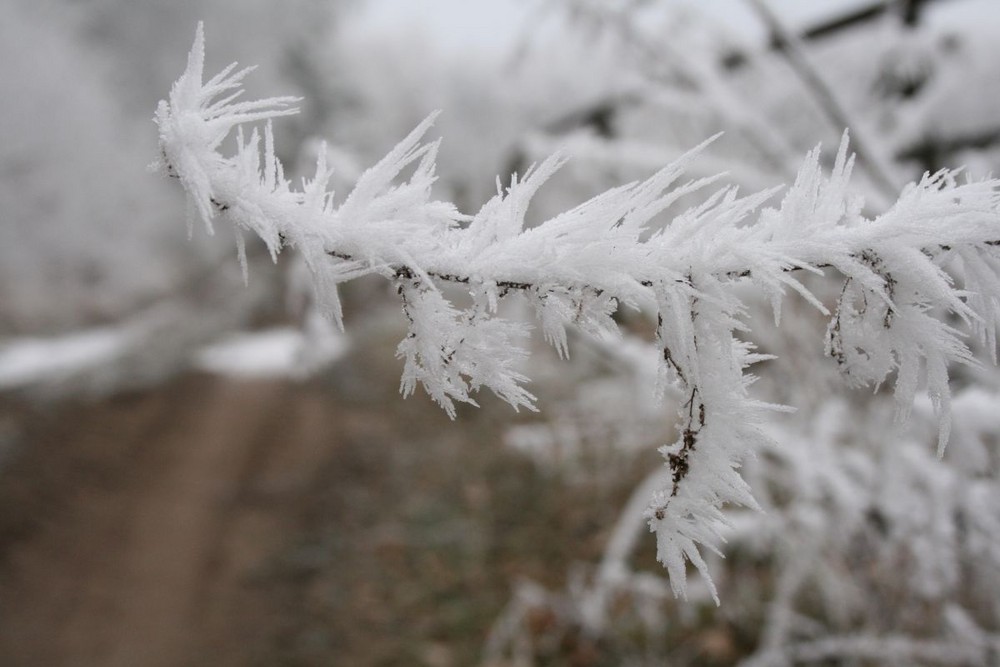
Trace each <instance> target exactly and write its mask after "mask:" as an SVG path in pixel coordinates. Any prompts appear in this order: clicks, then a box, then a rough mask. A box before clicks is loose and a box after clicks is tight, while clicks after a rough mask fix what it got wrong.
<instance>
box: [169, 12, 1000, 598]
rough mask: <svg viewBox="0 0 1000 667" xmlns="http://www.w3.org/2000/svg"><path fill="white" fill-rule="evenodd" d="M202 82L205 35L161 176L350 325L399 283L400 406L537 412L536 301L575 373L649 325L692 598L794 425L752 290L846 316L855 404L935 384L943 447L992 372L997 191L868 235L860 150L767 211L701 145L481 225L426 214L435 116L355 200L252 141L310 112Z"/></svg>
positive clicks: (503, 193)
mask: <svg viewBox="0 0 1000 667" xmlns="http://www.w3.org/2000/svg"><path fill="white" fill-rule="evenodd" d="M203 63H204V40H203V36H202V32H201V29H200V28H199V32H198V36H197V38H196V41H195V44H194V47H193V49H192V50H191V53H190V55H189V58H188V66H187V69H186V71H185V72H184V74H183V75H182V76H181V78H180V79H179V80H178V81H177V82H176V83H175V85H174V87H173V89H172V90H171V93H170V97H169V101H164V102H161V104H160V106H159V108H158V110H157V115H156V121H157V124H158V126H159V132H160V148H161V151H162V155H161V158H160V159H159V161H158V162H157V168H158V169H159V170H160V171H161V172H162V173H164V174H166V175H168V176H172V177H175V178H177V179H179V180H180V182H181V184H182V186H183V187H184V189H185V190H186V192H187V194H188V197H189V200H190V202H191V208H192V212H193V214H196V215H197V216H198V217H200V218H201V220H202V221H203V222H204V223H205V225H206V226H207V228H208V229H209V231H211V229H212V225H213V222H214V221H215V220H216V219H222V220H224V221H227V222H230V223H232V224H233V225H235V227H236V228H237V229H238V230H240V231H251V232H253V233H255V234H257V235H258V236H260V237H261V238H262V239H263V240H264V242H265V243H266V245H267V247H268V249H269V250H270V252H271V253H272V255H277V253H278V252H280V250H281V249H282V248H284V247H286V246H287V247H294V248H296V249H297V250H298V251H299V252H300V253H301V254H302V256H303V257H304V259H305V261H306V262H307V264H308V266H309V269H310V271H311V272H312V275H313V279H314V283H315V288H316V291H317V295H318V298H319V301H320V302H321V303H323V304H325V308H326V311H327V313H328V314H329V316H330V317H332V318H333V319H334V320H335V321H337V322H338V323H339V322H340V318H341V312H340V306H339V301H338V297H337V289H336V288H337V285H338V284H339V283H341V282H344V281H347V280H350V279H352V278H356V277H358V276H362V275H367V274H376V275H381V276H383V277H384V278H386V279H387V280H389V281H390V282H391V283H392V284H393V286H394V288H395V290H396V293H397V294H398V295H399V298H400V301H401V304H402V309H403V312H404V314H405V316H406V318H407V321H408V324H409V330H408V333H407V334H406V336H405V338H404V339H403V341H402V342H401V343H400V345H399V347H398V350H397V355H398V356H399V357H400V358H402V359H403V361H404V371H403V378H402V382H401V389H402V391H403V392H404V393H410V392H412V391H414V390H415V389H416V387H417V386H418V385H420V386H422V387H423V388H424V389H425V390H426V391H427V393H428V394H429V395H430V396H431V397H433V398H434V400H435V401H437V402H438V403H439V404H440V405H441V406H442V407H443V408H444V409H445V410H446V411H447V412H448V413H449V414H451V415H454V414H455V404H456V403H458V402H464V403H472V404H474V403H475V399H474V398H473V396H474V393H475V392H476V391H478V390H479V389H480V388H484V387H485V388H488V389H490V390H491V391H493V392H494V393H495V394H496V395H498V396H499V397H501V398H502V399H504V400H505V401H507V402H509V403H510V404H511V405H512V406H514V407H515V408H520V407H525V408H528V409H534V397H533V396H532V395H531V394H530V393H529V392H528V391H527V390H526V389H525V388H524V383H525V382H526V380H527V378H526V377H525V376H524V375H523V363H522V362H523V360H524V357H525V355H526V348H525V340H526V337H527V325H526V324H525V323H523V322H520V321H514V320H511V319H506V318H504V317H501V316H500V314H499V305H500V303H501V302H503V301H504V300H506V299H511V298H520V299H523V300H524V302H525V303H527V304H528V305H529V306H530V307H531V308H532V309H533V311H534V313H535V315H536V319H537V322H538V324H539V326H540V328H541V330H542V332H543V333H544V335H545V338H546V339H547V340H549V341H550V342H551V343H552V344H553V345H554V346H555V348H556V349H557V350H558V351H559V353H560V354H562V355H567V354H568V353H569V349H568V340H567V335H566V328H567V327H570V326H573V327H577V328H578V329H580V330H581V331H583V332H584V333H587V334H590V335H596V336H615V335H617V334H618V333H619V332H618V326H617V324H616V323H615V320H614V319H613V317H612V315H613V314H614V313H615V312H616V311H617V310H618V309H620V308H632V307H635V308H638V307H644V308H648V309H649V310H650V311H651V312H653V313H654V317H655V319H656V323H657V325H656V330H655V345H654V346H652V347H651V348H650V349H651V353H650V354H649V364H650V365H651V366H653V367H655V368H657V372H658V384H659V386H660V390H661V391H662V390H663V389H664V388H665V387H666V386H668V385H669V386H673V387H674V388H675V391H677V392H678V393H679V395H680V396H681V397H682V401H681V408H680V427H679V434H680V435H679V438H678V440H677V441H676V442H675V443H673V444H671V445H667V446H664V447H662V448H661V450H660V451H661V453H662V454H663V457H664V458H665V460H666V464H667V468H666V470H667V474H665V475H663V478H662V480H661V484H660V486H659V488H658V489H657V490H656V491H655V492H654V493H653V494H652V498H651V499H650V500H649V501H648V507H647V509H646V513H645V518H646V521H647V522H648V525H649V527H650V529H651V530H653V531H654V532H655V533H656V536H657V557H658V559H659V560H660V561H661V562H662V563H663V564H664V565H665V566H666V568H667V571H668V573H669V576H670V585H671V587H672V588H673V591H674V592H675V593H684V591H685V590H686V587H685V580H686V565H687V562H691V563H693V564H694V566H695V567H696V568H697V569H699V570H700V571H701V572H702V573H703V574H705V575H707V574H708V568H707V565H706V562H705V560H704V558H703V556H702V553H701V552H700V550H699V547H706V548H708V549H710V550H713V551H714V550H717V548H718V545H719V543H720V541H721V538H722V534H721V529H722V527H723V526H724V525H725V524H726V519H725V517H724V515H723V513H722V507H723V505H725V504H736V505H742V506H746V507H749V508H758V507H759V504H758V501H757V500H755V498H754V497H753V495H752V494H751V492H750V487H749V486H748V484H747V482H746V481H745V480H744V478H743V477H742V476H741V475H740V468H741V466H742V465H743V462H744V460H745V459H746V457H747V456H748V454H751V453H755V452H762V451H766V450H768V449H769V448H770V447H771V446H772V436H771V435H770V434H769V433H768V430H767V428H766V423H767V416H768V414H769V413H770V412H771V411H773V410H776V409H778V410H780V409H784V408H782V407H781V406H776V405H772V404H769V403H766V402H762V401H760V400H757V399H755V398H754V397H752V396H751V394H750V392H749V387H750V385H751V384H752V383H753V381H754V377H753V376H752V375H751V374H749V373H748V372H747V369H748V367H749V366H751V365H752V364H754V363H755V362H757V361H760V360H761V359H762V358H764V357H763V356H762V355H760V354H757V353H756V352H755V351H754V348H753V346H752V345H751V344H750V343H749V342H747V335H748V334H749V332H750V323H749V321H748V317H747V306H746V303H745V301H744V299H743V296H742V295H743V294H744V292H743V290H742V288H739V289H738V287H740V286H743V285H751V286H753V287H754V288H756V289H757V290H759V291H760V292H761V293H762V294H764V295H765V296H766V298H768V299H769V300H770V303H771V307H772V310H773V314H774V319H775V321H776V322H779V321H780V317H781V305H782V301H783V298H784V296H785V293H786V291H787V290H789V289H791V290H792V291H794V292H796V293H798V294H799V295H800V296H801V297H802V298H804V299H805V300H806V301H808V302H809V303H811V304H812V305H813V306H815V308H816V309H817V310H818V311H819V312H821V313H823V314H824V315H825V316H827V317H828V318H829V326H828V330H827V336H826V347H827V351H828V354H829V355H830V356H831V357H832V358H833V359H834V361H835V362H836V364H837V366H838V367H839V368H840V370H841V372H842V373H843V375H844V376H845V377H846V378H847V379H848V381H849V382H850V383H852V384H855V385H866V386H871V385H879V384H882V383H885V382H891V383H892V385H893V389H894V395H895V402H896V412H897V415H898V416H899V417H906V416H907V415H908V414H909V412H910V410H911V406H912V404H913V401H914V398H915V396H916V394H917V391H918V388H919V386H920V385H921V382H924V383H925V384H926V387H927V392H928V395H929V397H930V402H931V405H932V406H933V411H934V414H935V415H936V418H937V423H938V427H937V444H938V448H939V450H943V448H944V446H945V444H946V443H947V441H948V437H949V433H950V429H951V394H950V390H949V385H948V365H949V364H950V363H955V362H958V363H963V364H975V363H976V362H975V360H974V359H973V357H972V355H971V353H970V351H969V349H968V347H967V346H966V344H965V342H964V340H963V339H962V337H961V334H960V332H959V330H957V329H956V328H954V327H953V326H952V323H951V322H952V320H947V319H946V318H945V316H946V315H950V316H951V317H952V319H953V320H954V321H955V322H960V323H962V324H964V325H968V326H969V327H970V328H971V330H972V331H973V332H974V333H975V334H976V335H977V336H979V338H980V339H981V340H982V341H984V342H986V343H988V344H990V345H994V344H995V340H996V325H997V321H998V318H1000V304H998V297H1000V275H998V273H1000V256H998V250H997V246H998V242H1000V197H998V188H1000V181H996V180H985V181H973V180H963V181H961V182H960V181H959V180H958V179H957V177H956V176H955V175H954V174H952V173H951V172H948V171H941V172H939V173H936V174H927V175H925V176H924V177H923V178H922V179H921V180H920V181H919V182H916V183H912V184H910V185H909V186H907V187H906V188H905V189H904V190H903V191H902V193H901V194H900V195H899V197H898V200H897V201H896V202H895V203H894V204H893V205H892V206H891V207H890V208H889V209H888V210H887V211H886V212H885V213H883V214H882V215H879V216H877V217H874V218H871V217H868V216H866V215H865V214H864V213H863V210H864V209H863V202H862V201H861V200H860V199H858V198H857V197H855V196H853V195H851V194H850V192H849V190H848V186H849V179H850V175H851V169H852V166H853V162H854V161H853V158H852V157H850V156H849V155H848V149H847V140H846V137H845V139H844V140H843V141H842V143H841V146H840V149H839V151H838V153H837V157H836V161H835V164H834V166H833V169H832V171H831V172H830V173H829V174H827V173H824V170H823V169H822V168H821V167H820V159H819V151H818V149H817V150H815V151H813V152H811V153H810V154H809V155H807V156H806V158H805V160H804V161H803V163H802V166H801V167H800V168H799V171H798V176H797V178H796V179H795V182H794V183H793V184H792V185H791V186H790V187H789V188H788V189H787V191H786V192H785V193H784V195H783V196H782V197H781V199H780V201H777V202H776V203H773V204H771V205H770V206H769V205H768V204H769V202H772V201H773V200H775V199H776V196H777V191H774V190H771V191H765V192H762V193H758V194H752V195H749V196H740V195H739V193H738V192H737V191H736V190H735V189H734V188H727V187H720V186H718V185H716V184H717V183H718V182H719V178H718V177H707V178H699V179H695V180H689V181H685V180H683V175H684V169H685V166H686V165H687V164H688V163H689V162H690V161H691V160H692V159H693V156H694V155H696V154H697V152H698V151H699V150H701V147H699V148H696V149H694V151H692V152H691V153H689V154H688V155H686V156H685V157H682V158H681V159H680V160H678V161H676V162H674V163H673V164H670V165H668V166H667V167H665V168H663V169H662V170H660V171H659V172H657V173H656V174H654V175H653V176H652V177H650V178H649V179H647V180H645V181H642V182H638V183H633V184H629V185H625V186H621V187H617V188H613V189H611V190H608V191H607V192H605V193H602V194H600V195H598V196H596V197H594V198H593V199H591V200H589V201H586V202H584V203H583V204H580V205H579V206H577V207H575V208H573V209H571V210H569V211H566V212H564V213H561V214H558V215H556V216H554V217H552V218H550V219H548V220H545V221H543V222H541V223H540V224H538V225H536V226H534V227H527V226H526V225H525V212H526V209H527V207H528V204H529V202H530V200H531V198H532V196H533V195H534V194H535V192H536V191H537V190H538V189H539V188H540V187H541V186H542V184H543V183H544V182H545V181H546V180H547V179H548V178H549V177H550V176H552V174H553V173H555V171H556V170H557V169H558V168H559V167H560V166H561V164H562V159H561V158H560V157H558V156H555V157H552V158H549V159H547V160H545V161H543V162H542V163H541V164H539V165H537V166H536V167H533V168H532V169H530V170H529V171H528V172H527V173H526V174H524V175H523V176H521V177H514V178H513V179H512V180H511V182H510V184H509V185H508V186H506V187H502V186H499V187H498V192H497V194H496V195H495V196H494V197H493V198H492V199H491V200H490V201H488V202H487V203H486V204H485V205H484V206H483V207H482V209H480V211H479V212H478V213H476V214H475V215H464V214H462V213H460V212H459V211H458V210H457V209H456V208H455V206H454V205H452V204H451V203H449V202H442V201H436V200H434V199H432V197H431V193H430V186H431V184H432V182H433V180H434V159H435V155H436V151H437V146H438V144H437V143H430V144H421V143H420V142H421V139H422V137H423V135H424V134H425V133H426V132H427V131H428V129H429V127H430V124H431V122H432V120H433V118H429V119H427V120H426V121H424V122H423V123H421V124H420V125H419V126H418V127H417V128H416V129H415V130H414V131H413V132H412V133H411V134H410V135H409V136H407V137H406V138H405V139H404V140H403V141H402V142H400V143H399V144H398V145H397V146H396V147H395V148H394V149H393V150H392V151H390V153H389V154H388V155H387V156H386V157H385V158H383V159H382V160H381V161H380V162H379V163H378V164H376V165H375V166H374V167H372V168H371V169H369V170H368V171H366V172H365V173H364V174H362V176H361V177H360V178H359V179H358V182H357V184H356V186H355V188H354V190H353V191H352V192H351V193H350V194H349V195H348V196H347V197H346V198H344V199H343V200H342V201H339V202H338V201H337V200H336V199H335V198H334V194H333V193H332V192H329V191H328V190H327V186H326V184H327V182H328V180H329V179H330V176H331V174H330V170H329V168H328V166H327V164H326V162H325V158H324V154H325V152H324V151H320V158H319V161H318V163H317V167H316V174H315V177H314V178H312V179H308V180H305V181H304V182H303V183H302V187H301V189H294V188H293V187H292V184H291V183H290V182H289V181H288V180H286V178H285V176H284V171H283V168H282V165H281V163H280V162H279V161H278V160H277V158H276V157H275V152H274V136H273V133H272V130H271V125H270V122H268V124H267V126H266V127H265V129H264V132H263V134H261V133H260V132H258V130H256V129H254V130H252V131H251V132H250V134H249V135H248V134H246V133H245V132H244V131H243V129H242V126H243V125H245V124H248V123H253V122H256V121H261V120H268V121H269V120H270V119H271V118H274V117H279V116H284V115H288V114H291V113H294V112H295V109H294V108H293V105H294V104H295V102H296V100H295V99H293V98H271V99H266V100H260V101H254V102H246V101H238V99H237V98H238V97H239V94H240V92H241V88H240V86H241V82H242V80H243V78H244V77H245V76H246V74H247V73H248V72H249V70H241V71H236V69H235V65H233V66H230V67H228V68H226V69H225V70H224V71H223V72H222V73H220V74H218V75H216V76H214V77H212V78H210V79H209V80H207V81H205V80H204V78H203ZM234 129H235V130H236V152H235V154H234V155H233V156H231V157H227V156H224V155H223V154H222V153H220V152H219V148H220V146H221V145H222V143H223V142H224V141H225V140H226V138H227V137H228V136H230V135H231V134H232V131H233V130H234ZM262 144H263V145H262ZM404 172H408V173H409V176H408V178H406V179H405V180H401V175H402V174H404ZM713 186H714V187H713ZM705 193H707V194H705ZM694 194H700V195H702V196H703V198H702V201H701V203H700V204H697V205H695V206H694V207H692V208H689V209H688V210H686V211H685V212H682V213H680V214H678V215H676V216H674V217H673V218H672V220H671V221H670V222H669V224H667V225H665V226H662V227H659V226H657V227H655V228H654V227H652V226H651V222H652V221H653V220H654V219H656V218H657V216H658V215H659V214H661V213H663V212H664V211H665V210H667V209H668V208H669V207H670V206H671V205H672V204H674V203H675V202H676V201H677V200H678V199H679V198H681V197H683V196H690V195H694ZM239 253H240V255H241V257H242V256H244V254H245V250H244V245H243V241H242V238H240V241H239ZM945 264H947V265H948V266H949V268H951V269H953V271H954V273H955V274H956V275H957V276H958V279H959V281H960V282H959V284H960V287H959V286H956V285H955V282H954V280H953V279H952V278H951V276H950V274H948V273H945V271H944V270H943V269H942V266H943V265H945ZM244 266H245V264H244ZM824 272H826V273H836V274H838V275H840V276H841V277H842V281H843V283H842V289H841V290H840V297H839V299H838V300H837V303H836V305H835V307H833V308H832V309H828V308H827V307H826V306H824V305H823V303H822V302H821V301H820V300H818V299H817V298H816V297H815V296H814V295H813V294H812V292H810V290H809V289H807V288H806V286H805V285H804V284H803V282H802V281H801V280H800V279H799V277H800V276H801V275H803V274H806V273H816V274H820V273H824ZM444 285H452V286H458V287H460V288H462V289H463V290H464V291H466V292H467V294H468V299H467V300H468V303H469V305H459V303H458V302H456V301H453V300H451V299H450V298H449V295H448V294H447V293H446V292H444V291H442V289H441V288H442V287H443V286H444ZM706 580H707V581H708V582H709V587H710V588H711V580H710V579H707V577H706ZM712 594H713V596H714V595H715V593H714V588H712Z"/></svg>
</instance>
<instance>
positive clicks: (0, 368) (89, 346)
mask: <svg viewBox="0 0 1000 667" xmlns="http://www.w3.org/2000/svg"><path fill="white" fill-rule="evenodd" d="M129 338H130V336H129V334H128V333H127V332H126V331H124V330H122V329H91V330H89V331H82V332H78V333H74V334H69V335H67V336H62V337H59V338H23V339H17V340H14V341H11V342H9V343H7V344H0V389H15V388H18V387H24V386H27V385H30V384H35V383H40V382H50V381H56V380H59V379H61V378H65V377H67V376H69V375H71V374H73V373H77V372H80V371H83V370H86V369H88V368H95V367H97V366H100V365H102V364H105V363H108V362H110V361H112V360H113V359H114V358H115V357H116V356H117V355H118V354H119V353H120V352H121V351H122V350H123V349H124V348H125V346H126V345H127V344H128V342H129Z"/></svg>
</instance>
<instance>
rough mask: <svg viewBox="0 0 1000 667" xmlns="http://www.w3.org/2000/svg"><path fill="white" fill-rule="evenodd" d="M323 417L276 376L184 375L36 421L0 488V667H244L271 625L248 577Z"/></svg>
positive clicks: (305, 473)
mask: <svg viewBox="0 0 1000 667" xmlns="http://www.w3.org/2000/svg"><path fill="white" fill-rule="evenodd" d="M329 412H330V406H329V405H325V404H324V403H323V401H322V400H321V399H320V398H318V397H317V396H309V393H308V392H307V391H303V390H301V389H300V390H295V389H292V388H290V387H288V386H286V385H284V384H281V383H270V382H259V383H240V384H235V383H228V382H223V381H217V380H209V379H207V378H188V379H187V380H184V381H182V382H180V383H178V384H176V385H175V386H172V387H170V388H169V389H167V390H165V391H159V392H157V393H155V394H149V395H144V396H139V397H132V398H128V399H121V400H117V401H114V402H112V403H110V404H108V405H106V406H100V407H97V408H89V409H88V408H84V407H77V408H71V409H60V410H58V411H55V412H51V413H48V414H44V413H43V414H36V415H34V417H33V418H31V419H29V420H28V422H29V425H28V426H27V427H26V428H27V436H28V438H27V440H28V442H26V443H25V445H24V446H25V447H30V448H31V451H30V452H25V453H24V455H23V456H21V457H18V458H17V460H15V461H14V462H13V463H12V464H11V465H9V466H8V467H7V468H6V469H5V470H4V480H3V482H4V484H3V486H2V493H0V503H2V505H3V510H2V521H0V531H2V532H0V555H2V557H3V563H2V565H3V567H2V576H0V585H2V588H0V595H2V597H0V656H2V657H3V659H2V660H0V663H2V664H4V665H24V666H26V667H31V666H34V665H39V666H41V665H45V666H56V665H74V666H85V665H102V666H108V667H117V666H121V667H126V666H128V667H132V666H137V665H143V666H145V665H148V666H152V667H157V666H160V665H162V666H167V665H170V666H176V665H187V664H192V665H193V664H213V665H224V664H233V665H237V664H252V663H253V661H254V657H255V655H254V654H255V651H256V647H259V646H263V643H262V642H266V641H267V637H266V636H265V635H266V631H267V630H269V629H273V628H274V626H275V624H274V623H273V619H271V618H268V615H269V614H271V613H273V610H269V609H268V608H267V600H266V599H263V598H262V596H260V595H258V594H257V591H255V590H254V589H253V586H252V579H253V573H254V571H255V570H256V569H257V568H259V567H260V566H261V565H262V564H263V563H265V562H266V559H267V558H268V557H269V556H270V555H271V554H272V553H273V550H274V549H275V548H277V546H278V545H280V544H281V543H282V540H283V539H284V538H285V537H286V536H287V533H288V530H289V529H290V528H292V527H291V526H289V525H288V523H287V521H286V520H285V519H286V517H284V516H283V514H282V503H281V495H282V493H283V492H284V491H287V490H289V489H294V488H296V486H297V485H301V484H302V483H304V482H305V481H307V480H308V477H309V475H310V471H311V470H313V469H314V468H315V459H316V458H317V457H320V456H322V452H323V451H325V450H327V449H328V448H329V447H330V442H329V434H327V433H324V432H323V429H322V428H319V425H320V424H321V423H323V420H322V419H321V417H324V416H325V417H328V416H329ZM286 429H287V430H289V432H288V433H287V436H288V437H287V438H283V437H282V431H283V430H286ZM292 431H294V432H292ZM281 443H287V445H288V446H287V447H284V448H282V449H281V451H278V450H277V447H276V445H278V444H281ZM18 475H21V476H23V478H24V479H25V480H32V481H31V483H30V484H28V483H25V484H20V485H19V483H18ZM264 496H266V497H267V500H268V502H261V497H264ZM234 645H235V646H237V649H236V650H234ZM240 646H242V647H243V648H242V650H241V649H240V648H239V647H240Z"/></svg>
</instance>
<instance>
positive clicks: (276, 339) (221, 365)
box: [194, 327, 347, 378]
mask: <svg viewBox="0 0 1000 667" xmlns="http://www.w3.org/2000/svg"><path fill="white" fill-rule="evenodd" d="M346 350H347V338H346V337H344V336H323V338H322V340H319V341H317V340H312V339H310V338H309V337H308V336H307V335H305V334H303V332H302V331H300V330H299V329H294V328H292V327H283V328H276V329H269V330H266V331H260V332H256V333H240V334H235V335H233V336H230V337H228V338H224V339H223V340H221V341H219V342H217V343H214V344H212V345H209V346H207V347H204V348H202V349H201V350H200V351H199V352H198V353H197V354H195V357H194V365H195V367H197V368H199V369H201V370H204V371H208V372H210V373H218V374H220V375H229V376H233V377H254V378H262V377H279V378H289V377H290V378H302V377H305V376H306V375H308V374H309V371H310V370H311V369H313V368H315V367H316V365H322V364H326V363H330V362H332V361H335V360H336V359H338V358H340V357H341V356H343V355H344V353H345V352H346Z"/></svg>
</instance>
